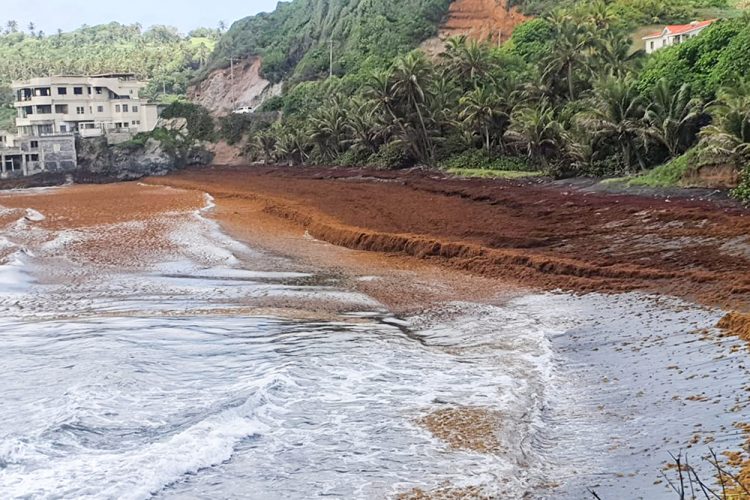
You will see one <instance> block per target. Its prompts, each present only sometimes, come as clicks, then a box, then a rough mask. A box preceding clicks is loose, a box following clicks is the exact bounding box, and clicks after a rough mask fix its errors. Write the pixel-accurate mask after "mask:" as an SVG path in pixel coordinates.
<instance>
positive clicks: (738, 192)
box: [732, 165, 750, 204]
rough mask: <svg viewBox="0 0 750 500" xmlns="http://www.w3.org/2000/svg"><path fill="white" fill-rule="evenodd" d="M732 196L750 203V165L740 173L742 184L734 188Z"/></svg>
mask: <svg viewBox="0 0 750 500" xmlns="http://www.w3.org/2000/svg"><path fill="white" fill-rule="evenodd" d="M732 197H734V198H736V199H738V200H740V201H741V202H742V203H745V204H750V165H748V166H746V167H745V168H744V170H743V171H742V174H741V175H740V184H739V186H737V187H736V188H735V189H733V190H732Z"/></svg>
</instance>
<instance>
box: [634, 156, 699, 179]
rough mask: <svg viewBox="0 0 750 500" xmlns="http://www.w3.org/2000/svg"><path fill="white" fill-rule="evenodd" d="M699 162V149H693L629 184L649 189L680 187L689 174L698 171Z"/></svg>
mask: <svg viewBox="0 0 750 500" xmlns="http://www.w3.org/2000/svg"><path fill="white" fill-rule="evenodd" d="M699 161H700V152H699V151H698V150H697V149H691V150H690V151H688V152H687V153H685V154H684V155H682V156H679V157H677V158H675V159H673V160H672V161H670V162H669V163H665V164H664V165H660V166H658V167H656V168H654V169H652V170H650V171H648V172H646V173H644V174H643V175H639V176H638V177H636V178H634V179H632V180H630V181H629V182H628V184H629V185H631V186H648V187H671V186H679V185H680V183H681V181H682V179H683V178H684V177H685V175H686V174H687V173H688V172H690V171H691V170H695V169H697V167H698V163H699Z"/></svg>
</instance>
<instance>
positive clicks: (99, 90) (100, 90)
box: [96, 87, 102, 95]
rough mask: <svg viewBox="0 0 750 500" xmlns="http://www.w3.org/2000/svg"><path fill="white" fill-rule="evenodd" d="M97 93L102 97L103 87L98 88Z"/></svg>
mask: <svg viewBox="0 0 750 500" xmlns="http://www.w3.org/2000/svg"><path fill="white" fill-rule="evenodd" d="M96 93H97V94H99V95H101V93H102V88H101V87H96Z"/></svg>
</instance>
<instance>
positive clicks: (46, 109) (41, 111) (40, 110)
mask: <svg viewBox="0 0 750 500" xmlns="http://www.w3.org/2000/svg"><path fill="white" fill-rule="evenodd" d="M36 113H37V114H38V115H50V114H52V106H37V107H36Z"/></svg>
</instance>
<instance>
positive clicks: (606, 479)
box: [0, 199, 747, 499]
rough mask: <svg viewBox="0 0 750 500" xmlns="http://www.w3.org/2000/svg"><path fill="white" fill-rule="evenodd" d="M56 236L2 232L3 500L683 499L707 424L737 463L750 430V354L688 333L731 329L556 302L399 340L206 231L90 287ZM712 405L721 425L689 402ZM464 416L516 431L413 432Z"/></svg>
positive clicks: (353, 304)
mask: <svg viewBox="0 0 750 500" xmlns="http://www.w3.org/2000/svg"><path fill="white" fill-rule="evenodd" d="M0 205H2V200H1V199H0ZM210 206H211V204H210V200H209V199H207V209H210ZM13 213H15V212H12V211H11V214H10V215H12V214H13ZM7 215H8V214H7V213H6V216H7ZM44 217H45V215H44V214H40V213H38V212H34V211H19V212H18V218H17V219H15V220H11V222H10V223H8V224H6V226H5V227H4V228H3V229H2V231H0V249H3V248H5V251H6V253H7V254H8V255H9V257H7V258H6V259H5V260H4V262H5V263H4V264H3V265H1V266H0V367H2V384H0V422H2V423H3V425H2V426H0V498H125V499H128V498H130V499H141V498H152V497H156V498H181V499H182V498H252V499H255V498H257V499H275V498H299V499H304V498H319V497H334V498H363V499H365V498H367V499H369V498H388V497H394V496H396V495H398V494H399V493H404V492H408V491H410V490H412V489H414V488H420V489H423V490H426V491H430V490H434V489H436V488H441V487H445V488H454V487H455V488H462V487H467V486H478V487H480V488H481V489H482V491H483V492H484V493H485V494H486V495H487V496H488V497H490V498H521V497H523V496H524V495H526V496H527V497H531V498H582V497H584V496H585V495H587V490H588V489H589V488H593V489H596V490H597V491H598V492H599V493H600V494H602V498H638V497H640V498H672V495H671V494H670V492H669V490H668V489H667V488H666V485H665V484H659V483H655V481H656V480H658V479H659V477H660V472H659V471H660V469H661V467H663V465H664V464H665V463H666V461H667V460H668V456H667V451H677V450H678V449H680V448H683V447H684V446H685V444H686V443H688V442H689V441H690V440H691V439H692V438H693V436H694V434H695V432H696V427H695V424H696V423H700V424H702V425H703V426H704V427H703V428H702V429H701V433H702V436H703V435H705V436H706V437H707V436H709V435H710V436H713V438H714V440H713V441H712V442H714V443H716V446H723V447H726V448H727V449H730V448H732V447H733V446H735V445H739V443H740V442H741V440H742V437H741V436H739V435H738V434H737V433H736V432H732V429H731V424H732V422H733V421H736V420H737V419H738V412H739V413H740V416H741V415H742V414H743V413H744V412H745V411H746V407H741V408H740V409H739V410H738V409H736V407H737V404H738V398H737V392H735V391H736V390H739V389H738V387H739V388H741V387H742V384H743V377H747V374H746V372H745V371H743V370H744V366H743V358H742V357H741V356H743V355H746V354H745V353H743V352H738V351H737V350H736V349H733V347H734V346H735V344H734V343H733V341H732V340H730V339H722V340H721V341H718V340H717V341H710V340H705V339H702V338H701V337H699V336H698V335H697V334H695V333H694V332H695V331H697V330H699V329H702V328H710V327H711V326H712V325H713V324H714V323H715V321H716V319H717V318H718V317H719V316H720V313H719V312H716V311H709V310H704V309H701V308H697V307H694V306H688V305H686V304H683V303H680V302H678V301H665V300H662V299H658V298H652V297H651V298H650V297H643V296H638V295H629V296H624V297H619V298H612V297H605V296H600V295H592V296H587V297H573V296H569V295H565V294H539V295H531V296H526V297H519V298H517V299H515V300H512V301H510V302H507V303H503V304H499V305H487V304H473V303H461V302H456V303H450V304H436V305H435V308H434V310H432V311H427V312H425V313H424V314H422V315H420V316H415V317H409V318H397V317H394V316H393V315H392V314H390V313H389V312H388V311H387V310H386V309H385V308H384V307H383V306H382V305H380V304H378V303H377V302H376V301H374V300H373V299H372V298H370V297H366V296H363V295H360V294H357V293H354V292H352V291H351V290H349V289H347V287H346V284H345V282H343V281H341V280H340V278H338V277H336V276H330V275H326V274H325V272H321V271H320V270H317V269H313V268H305V266H304V265H300V264H299V263H295V262H291V261H288V260H285V259H283V258H280V257H278V256H274V255H268V254H265V253H263V252H262V251H259V250H257V249H253V248H250V247H247V246H246V245H243V244H240V243H239V242H237V241H234V240H232V239H231V238H229V237H228V236H226V235H224V234H223V233H222V232H221V231H220V230H219V228H218V226H216V224H215V223H213V222H212V221H210V220H209V219H207V218H206V217H205V212H203V211H201V212H195V213H190V214H182V215H181V216H180V217H173V216H171V220H173V223H172V225H171V230H170V232H169V234H168V235H167V237H168V238H169V239H170V240H171V241H172V242H174V243H176V244H177V247H178V248H179V249H180V250H179V251H178V252H176V253H175V254H173V255H170V258H169V259H162V260H160V261H156V262H150V263H149V264H148V265H146V266H141V267H139V268H138V269H135V270H134V269H131V270H128V271H118V270H117V269H113V268H111V267H109V268H101V269H98V268H96V267H93V268H86V269H81V266H80V263H78V262H76V260H75V259H73V258H70V255H69V252H72V250H70V249H71V248H72V246H71V245H73V244H74V243H76V242H80V241H85V239H86V238H87V237H90V236H91V234H90V232H91V231H92V230H91V229H89V230H78V231H76V232H73V231H67V230H63V231H59V232H58V233H56V234H50V233H49V231H48V230H44V229H42V228H41V227H39V226H40V222H42V221H43V220H44ZM10 219H13V217H10ZM110 229H111V228H110ZM114 230H119V228H114ZM97 237H101V233H97ZM42 276H53V277H55V279H41V277H42ZM66 276H69V277H70V278H69V279H66V278H65V277H66ZM61 277H62V278H63V279H61ZM368 279H377V277H375V278H372V277H368ZM319 304H326V308H325V312H321V310H320V309H319V308H318V307H317V305H319ZM281 306H283V307H281ZM636 348H637V350H634V349H636ZM720 356H722V357H720ZM710 359H717V361H716V362H715V363H713V364H709V363H707V360H710ZM677 362H679V364H680V368H679V369H675V368H673V367H672V365H673V364H675V363H677ZM740 367H742V368H740ZM745 379H746V378H745ZM717 380H718V381H719V382H716V381H717ZM711 382H716V383H711ZM706 388H713V389H711V390H712V391H713V392H712V393H711V394H709V395H708V401H709V403H710V404H709V403H704V404H701V403H700V402H696V403H693V402H689V403H688V402H686V399H685V398H686V397H687V396H688V395H692V394H693V393H694V392H697V393H700V392H701V391H705V390H706ZM676 395H679V396H680V398H679V399H674V396H676ZM462 407H470V408H482V409H487V410H490V411H496V412H499V414H500V415H502V425H501V426H499V428H498V429H497V430H496V432H497V438H498V441H499V442H500V443H501V448H502V449H501V450H500V451H497V452H494V453H479V452H475V451H471V450H461V449H455V448H451V447H450V446H449V445H448V444H447V443H445V442H443V441H441V440H440V439H439V438H437V437H435V436H433V435H432V434H431V433H430V432H429V431H428V430H427V429H425V428H424V427H422V426H421V425H420V424H419V419H420V418H422V417H424V416H425V415H427V414H429V413H431V412H434V411H436V410H440V409H444V408H462ZM732 409H734V411H733V412H730V410H732ZM676 415H679V419H680V420H679V424H678V425H671V426H670V428H667V424H668V423H670V422H674V419H675V416H676ZM702 439H703V438H702ZM698 448H699V447H698V446H696V452H697V453H702V452H704V451H705V450H704V449H703V448H701V449H698ZM623 495H624V496H623Z"/></svg>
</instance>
